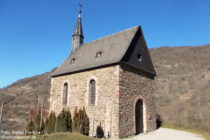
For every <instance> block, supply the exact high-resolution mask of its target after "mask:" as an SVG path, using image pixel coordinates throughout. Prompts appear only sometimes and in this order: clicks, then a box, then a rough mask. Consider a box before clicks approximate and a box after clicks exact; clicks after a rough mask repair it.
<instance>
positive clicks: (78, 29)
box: [72, 5, 84, 53]
mask: <svg viewBox="0 0 210 140" xmlns="http://www.w3.org/2000/svg"><path fill="white" fill-rule="evenodd" d="M81 8H82V5H80V10H79V14H78V18H77V24H76V26H75V30H74V33H73V35H72V53H73V52H75V50H76V49H77V48H78V47H79V46H80V45H81V44H83V39H84V36H83V31H82V18H81V13H82V10H81Z"/></svg>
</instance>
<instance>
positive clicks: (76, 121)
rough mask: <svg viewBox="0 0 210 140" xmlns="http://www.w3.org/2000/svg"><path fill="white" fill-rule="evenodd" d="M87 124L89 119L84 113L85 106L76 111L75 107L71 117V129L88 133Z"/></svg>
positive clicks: (84, 133) (88, 127)
mask: <svg viewBox="0 0 210 140" xmlns="http://www.w3.org/2000/svg"><path fill="white" fill-rule="evenodd" d="M89 124H90V121H89V118H88V116H87V114H86V111H85V108H83V109H82V110H81V109H80V110H79V111H78V112H77V108H76V109H75V111H74V117H73V131H75V132H79V133H81V134H83V135H89V130H90V126H89Z"/></svg>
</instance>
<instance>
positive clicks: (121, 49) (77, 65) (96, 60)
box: [52, 26, 141, 77]
mask: <svg viewBox="0 0 210 140" xmlns="http://www.w3.org/2000/svg"><path fill="white" fill-rule="evenodd" d="M138 31H141V29H140V26H135V27H132V28H130V29H127V30H124V31H121V32H118V33H115V34H112V35H109V36H107V37H103V38H100V39H97V40H95V41H92V42H89V43H87V44H83V45H81V46H80V47H79V48H78V49H77V50H76V51H75V52H74V53H72V54H70V55H69V57H68V58H67V59H66V60H65V61H64V63H63V64H61V66H59V67H58V69H57V70H56V71H55V72H54V73H53V74H52V76H53V77H55V76H60V75H65V74H70V73H74V72H78V71H84V70H89V69H93V68H98V67H102V66H108V65H111V64H116V63H119V62H120V61H121V60H122V59H123V57H124V56H125V54H126V52H127V51H128V48H129V47H130V46H131V43H132V42H133V40H134V38H135V36H137V32H138Z"/></svg>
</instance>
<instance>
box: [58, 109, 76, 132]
mask: <svg viewBox="0 0 210 140" xmlns="http://www.w3.org/2000/svg"><path fill="white" fill-rule="evenodd" d="M55 131H56V132H71V131H72V119H71V113H70V112H69V111H65V110H62V112H61V113H60V114H59V115H58V116H57V118H56V125H55Z"/></svg>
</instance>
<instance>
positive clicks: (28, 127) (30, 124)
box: [26, 119, 35, 134]
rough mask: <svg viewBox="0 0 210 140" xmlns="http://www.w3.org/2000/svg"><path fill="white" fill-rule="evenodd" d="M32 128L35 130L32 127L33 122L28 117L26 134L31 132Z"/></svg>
mask: <svg viewBox="0 0 210 140" xmlns="http://www.w3.org/2000/svg"><path fill="white" fill-rule="evenodd" d="M34 130H35V128H34V122H33V120H32V119H30V121H29V123H28V126H27V128H26V131H27V134H32V133H33V131H34Z"/></svg>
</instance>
